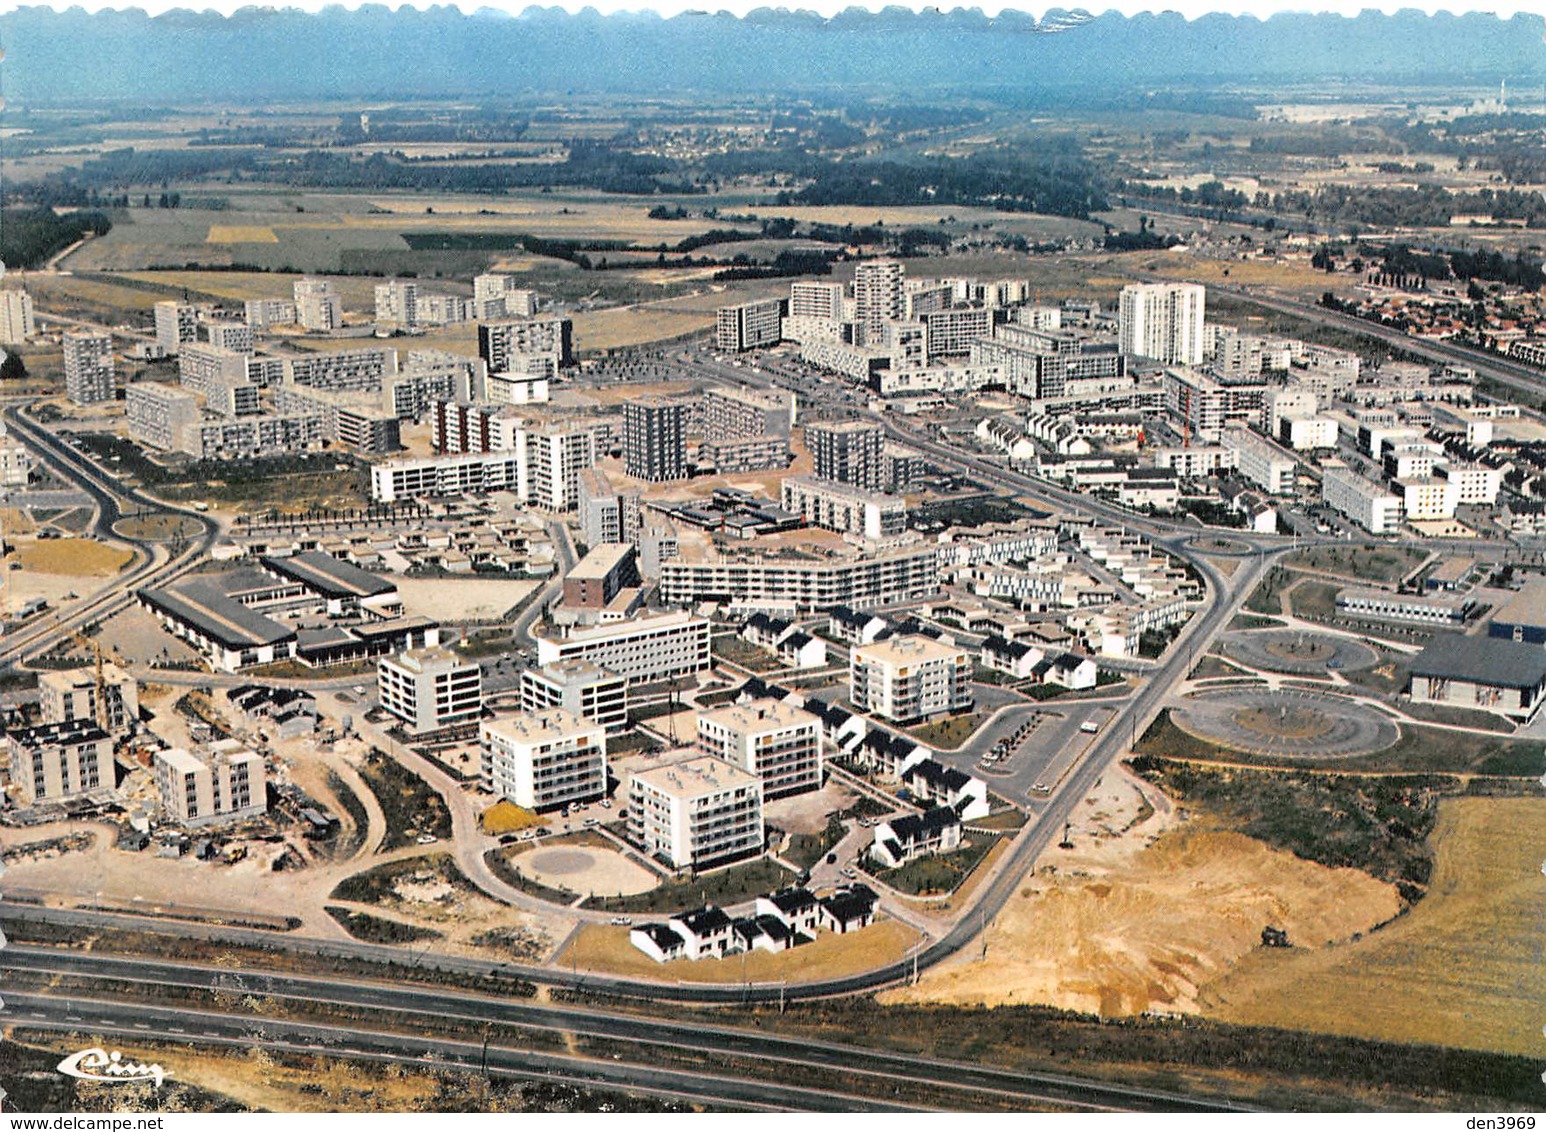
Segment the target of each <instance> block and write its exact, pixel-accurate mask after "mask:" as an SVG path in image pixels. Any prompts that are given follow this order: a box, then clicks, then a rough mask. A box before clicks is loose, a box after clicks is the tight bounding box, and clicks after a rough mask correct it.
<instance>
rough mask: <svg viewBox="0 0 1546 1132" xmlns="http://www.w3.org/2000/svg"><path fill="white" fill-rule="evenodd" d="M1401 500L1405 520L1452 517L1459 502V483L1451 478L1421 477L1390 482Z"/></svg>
mask: <svg viewBox="0 0 1546 1132" xmlns="http://www.w3.org/2000/svg"><path fill="white" fill-rule="evenodd" d="M1391 486H1392V487H1393V488H1394V489H1395V493H1396V495H1397V496H1398V497H1399V498H1400V500H1401V512H1402V515H1403V516H1404V517H1405V518H1406V519H1407V521H1409V522H1411V521H1414V520H1415V521H1419V522H1421V521H1422V520H1425V519H1453V518H1454V517H1455V508H1456V507H1457V506H1458V505H1459V503H1460V485H1459V484H1457V483H1455V482H1454V481H1453V480H1447V479H1433V478H1429V477H1421V478H1416V479H1397V480H1393V481H1392V482H1391Z"/></svg>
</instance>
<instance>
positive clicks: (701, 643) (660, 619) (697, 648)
mask: <svg viewBox="0 0 1546 1132" xmlns="http://www.w3.org/2000/svg"><path fill="white" fill-rule="evenodd" d="M710 630H711V626H710V623H709V621H708V620H706V619H705V618H702V617H694V616H692V615H691V614H689V613H657V614H648V615H645V616H643V617H635V618H633V619H632V620H629V621H626V622H623V623H621V624H616V625H597V626H594V627H591V628H584V629H575V630H573V631H571V632H570V633H569V635H568V636H565V637H557V638H555V637H545V636H538V637H537V638H536V641H537V664H538V665H539V666H541V667H546V666H549V665H556V664H562V663H564V662H566V661H571V660H585V661H589V662H590V663H591V664H594V665H597V666H599V667H601V668H605V669H607V670H608V671H610V672H615V673H616V674H617V675H619V676H622V677H624V678H625V679H627V680H628V681H629V682H630V683H640V684H644V683H649V682H651V681H654V680H670V679H673V678H674V677H677V676H689V675H692V674H693V673H695V672H703V671H705V670H707V669H708V668H710V667H711V666H712V664H713V660H712V657H711V655H710V650H709V636H710Z"/></svg>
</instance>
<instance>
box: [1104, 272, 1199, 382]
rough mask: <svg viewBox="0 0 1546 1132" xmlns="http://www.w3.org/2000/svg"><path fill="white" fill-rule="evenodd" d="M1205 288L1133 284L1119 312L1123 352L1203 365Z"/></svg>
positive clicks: (1119, 334) (1179, 285)
mask: <svg viewBox="0 0 1546 1132" xmlns="http://www.w3.org/2000/svg"><path fill="white" fill-rule="evenodd" d="M1204 297H1205V291H1204V289H1203V287H1202V285H1201V284H1198V283H1132V284H1129V285H1128V286H1126V287H1123V288H1122V296H1121V300H1120V304H1119V306H1118V312H1117V324H1118V339H1119V342H1120V347H1121V350H1122V353H1124V354H1138V355H1140V356H1142V357H1146V358H1154V359H1156V360H1157V361H1161V362H1166V363H1168V364H1182V365H1190V366H1195V365H1201V364H1202V354H1203V308H1204V305H1205V298H1204Z"/></svg>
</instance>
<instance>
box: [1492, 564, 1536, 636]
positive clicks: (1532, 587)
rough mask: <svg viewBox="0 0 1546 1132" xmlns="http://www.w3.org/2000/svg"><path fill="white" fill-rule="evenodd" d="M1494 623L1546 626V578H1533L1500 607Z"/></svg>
mask: <svg viewBox="0 0 1546 1132" xmlns="http://www.w3.org/2000/svg"><path fill="white" fill-rule="evenodd" d="M1492 619H1493V621H1494V622H1496V623H1498V624H1502V625H1546V577H1539V576H1536V577H1532V578H1530V579H1529V580H1528V581H1526V582H1525V584H1524V588H1523V589H1521V590H1519V591H1518V592H1516V593H1515V594H1514V595H1513V596H1512V597H1510V598H1509V599H1508V600H1507V601H1505V602H1504V603H1503V604H1502V605H1500V606H1498V608H1497V610H1496V612H1494V613H1493V615H1492Z"/></svg>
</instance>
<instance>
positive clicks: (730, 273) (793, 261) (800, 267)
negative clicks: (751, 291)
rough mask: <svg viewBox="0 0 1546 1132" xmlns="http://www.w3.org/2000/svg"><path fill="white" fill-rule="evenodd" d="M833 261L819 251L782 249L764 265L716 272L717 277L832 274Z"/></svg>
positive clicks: (757, 277)
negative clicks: (771, 260)
mask: <svg viewBox="0 0 1546 1132" xmlns="http://www.w3.org/2000/svg"><path fill="white" fill-rule="evenodd" d="M830 274H832V263H831V261H830V260H829V259H828V258H827V256H826V255H824V254H823V253H821V252H817V251H798V252H797V251H782V252H779V253H778V255H776V256H774V257H773V262H772V263H769V264H764V265H746V266H736V267H727V268H726V269H725V270H723V271H716V272H715V273H714V278H715V279H727V280H728V279H783V278H786V277H789V276H796V275H830Z"/></svg>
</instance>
